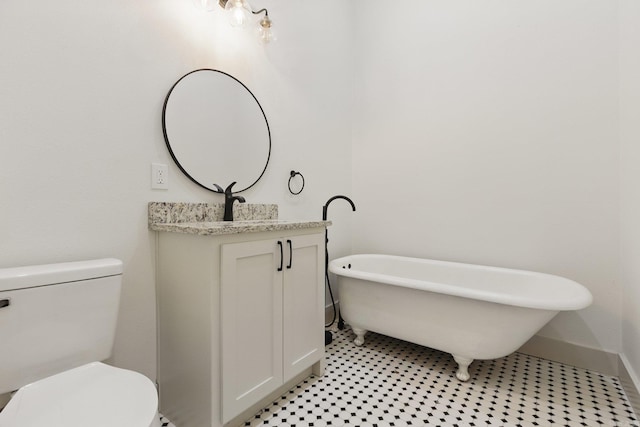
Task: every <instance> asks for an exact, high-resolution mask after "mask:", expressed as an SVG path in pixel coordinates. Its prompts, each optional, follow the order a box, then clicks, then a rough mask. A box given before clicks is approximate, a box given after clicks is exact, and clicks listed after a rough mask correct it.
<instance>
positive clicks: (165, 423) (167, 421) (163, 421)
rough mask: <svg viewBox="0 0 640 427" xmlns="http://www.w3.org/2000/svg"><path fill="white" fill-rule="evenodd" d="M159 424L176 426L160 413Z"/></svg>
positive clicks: (163, 426) (168, 426) (166, 426)
mask: <svg viewBox="0 0 640 427" xmlns="http://www.w3.org/2000/svg"><path fill="white" fill-rule="evenodd" d="M160 425H161V426H162V427H176V426H174V425H173V423H172V422H171V421H169V420H168V419H166V418H165V417H163V416H162V414H160Z"/></svg>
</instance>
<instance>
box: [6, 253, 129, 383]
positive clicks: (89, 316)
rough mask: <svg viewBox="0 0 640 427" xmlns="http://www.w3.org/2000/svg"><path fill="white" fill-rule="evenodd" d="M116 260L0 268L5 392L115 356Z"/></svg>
mask: <svg viewBox="0 0 640 427" xmlns="http://www.w3.org/2000/svg"><path fill="white" fill-rule="evenodd" d="M121 278H122V262H121V261H120V260H117V259H98V260H91V261H78V262H67V263H60V264H48V265H37V266H29V267H16V268H3V269H0V394H2V393H6V392H9V391H13V390H17V389H18V388H20V387H22V386H24V385H26V384H29V383H31V382H34V381H37V380H40V379H42V378H45V377H48V376H50V375H53V374H56V373H59V372H62V371H66V370H67V369H71V368H74V367H77V366H80V365H83V364H85V363H89V362H95V361H100V360H104V359H106V358H108V357H109V356H110V355H111V351H112V348H113V340H114V335H115V330H116V321H117V317H118V306H119V303H120V287H121Z"/></svg>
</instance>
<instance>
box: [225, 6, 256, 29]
mask: <svg viewBox="0 0 640 427" xmlns="http://www.w3.org/2000/svg"><path fill="white" fill-rule="evenodd" d="M224 9H225V10H226V11H227V13H228V15H229V20H230V21H231V26H233V27H242V26H244V25H245V23H246V22H247V21H248V20H249V17H250V16H251V8H250V7H249V5H248V4H247V2H246V1H245V0H228V1H227V4H226V5H225V7H224Z"/></svg>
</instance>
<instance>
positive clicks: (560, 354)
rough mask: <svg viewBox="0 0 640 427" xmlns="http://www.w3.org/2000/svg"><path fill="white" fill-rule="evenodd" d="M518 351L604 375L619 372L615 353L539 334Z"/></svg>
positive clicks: (615, 374)
mask: <svg viewBox="0 0 640 427" xmlns="http://www.w3.org/2000/svg"><path fill="white" fill-rule="evenodd" d="M518 351H519V352H520V353H525V354H530V355H531V356H536V357H541V358H543V359H548V360H553V361H554V362H560V363H566V364H567V365H571V366H576V367H578V368H584V369H589V370H592V371H596V372H600V373H601V374H605V375H611V376H616V377H617V376H618V374H619V361H618V359H619V356H618V354H617V353H610V352H608V351H604V350H597V349H594V348H589V347H583V346H581V345H577V344H571V343H568V342H565V341H559V340H555V339H552V338H547V337H542V336H539V335H536V336H534V337H533V338H531V339H530V340H529V341H527V342H526V343H525V344H524V345H523V346H522V347H520V349H518Z"/></svg>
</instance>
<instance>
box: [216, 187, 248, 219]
mask: <svg viewBox="0 0 640 427" xmlns="http://www.w3.org/2000/svg"><path fill="white" fill-rule="evenodd" d="M213 185H214V187H216V190H218V193H224V221H233V202H235V201H236V200H237V201H238V203H244V202H246V200H245V199H244V197H242V196H234V195H233V193H232V192H231V187H233V186H234V185H236V181H233V182H232V183H231V184H229V186H228V187H227V189H226V190H223V189H222V187H220V186H219V185H218V184H213Z"/></svg>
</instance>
